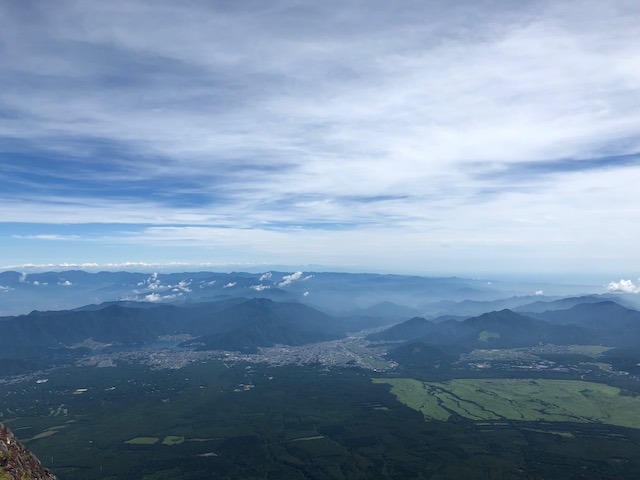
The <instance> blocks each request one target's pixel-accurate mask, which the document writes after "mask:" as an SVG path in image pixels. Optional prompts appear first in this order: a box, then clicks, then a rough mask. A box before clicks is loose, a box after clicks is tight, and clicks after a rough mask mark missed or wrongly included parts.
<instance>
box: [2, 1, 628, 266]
mask: <svg viewBox="0 0 640 480" xmlns="http://www.w3.org/2000/svg"><path fill="white" fill-rule="evenodd" d="M0 23H1V24H2V28H0V62H1V65H2V68H1V69H0V268H4V269H6V268H24V265H25V264H35V265H40V264H45V265H52V266H56V265H85V264H86V265H98V266H112V267H114V268H117V266H122V265H124V266H126V265H130V264H131V263H130V262H133V263H134V264H141V265H144V264H147V263H148V264H153V265H160V264H172V263H175V262H178V263H179V264H180V265H182V264H185V265H191V266H199V265H207V266H217V265H219V266H222V265H237V266H242V265H252V264H258V265H271V264H280V265H282V264H285V265H306V264H316V265H325V266H327V268H329V269H356V270H357V269H361V270H369V271H396V272H411V273H422V274H443V273H444V274H477V273H482V274H487V273H504V274H516V273H518V274H520V273H522V274H527V273H531V274H546V273H548V274H576V273H578V274H602V275H614V276H617V277H619V276H632V277H633V278H635V277H637V275H638V270H639V267H640V264H639V255H638V239H639V238H640V202H639V201H638V199H639V198H640V193H639V188H638V184H640V42H638V38H639V37H640V27H639V25H640V4H638V2H636V1H611V2H601V1H592V2H589V1H580V2H573V1H566V2H565V1H563V2H557V1H548V2H547V1H528V2H511V1H509V2H499V1H495V2H493V1H487V2H482V1H480V2H478V1H473V2H449V1H442V2H438V1H430V2H419V1H402V2H400V1H399V2H388V1H381V0H380V1H377V0H370V1H366V2H365V1H339V2H338V1H335V2H334V1H326V2H325V1H323V2H305V1H293V0H290V1H277V0H276V1H269V2H264V1H254V2H251V1H246V2H235V1H228V2H227V1H216V2H210V1H185V2H173V1H153V2H152V1H131V0H127V1H120V0H111V1H109V2H102V1H80V0H78V1H71V0H67V1H61V2H35V1H34V2H31V1H25V2H11V1H3V2H0Z"/></svg>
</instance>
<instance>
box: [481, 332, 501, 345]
mask: <svg viewBox="0 0 640 480" xmlns="http://www.w3.org/2000/svg"><path fill="white" fill-rule="evenodd" d="M492 338H500V334H499V333H495V332H490V331H489V330H483V331H482V332H480V335H479V336H478V340H480V341H481V342H488V341H489V340H491V339H492Z"/></svg>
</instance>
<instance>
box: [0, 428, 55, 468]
mask: <svg viewBox="0 0 640 480" xmlns="http://www.w3.org/2000/svg"><path fill="white" fill-rule="evenodd" d="M0 480H56V476H55V475H53V474H52V473H51V472H49V470H47V469H46V468H44V467H43V466H42V464H41V463H40V460H38V459H37V458H36V456H35V455H34V454H33V453H31V452H30V451H29V450H27V448H26V447H25V446H24V445H22V444H21V443H20V442H18V441H17V440H16V438H15V437H14V435H13V433H12V432H11V430H9V429H8V428H7V427H5V426H4V425H2V424H0Z"/></svg>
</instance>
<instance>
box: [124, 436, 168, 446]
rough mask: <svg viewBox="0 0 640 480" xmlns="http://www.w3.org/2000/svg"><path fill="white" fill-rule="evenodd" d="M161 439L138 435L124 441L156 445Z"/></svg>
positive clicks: (134, 443)
mask: <svg viewBox="0 0 640 480" xmlns="http://www.w3.org/2000/svg"><path fill="white" fill-rule="evenodd" d="M159 441H160V439H159V438H157V437H136V438H132V439H131V440H127V441H126V442H124V443H128V444H130V445H155V444H156V443H158V442H159Z"/></svg>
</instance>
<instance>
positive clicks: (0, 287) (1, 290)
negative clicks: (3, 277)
mask: <svg viewBox="0 0 640 480" xmlns="http://www.w3.org/2000/svg"><path fill="white" fill-rule="evenodd" d="M11 290H13V288H11V287H5V286H4V285H0V293H6V292H10V291H11Z"/></svg>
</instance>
